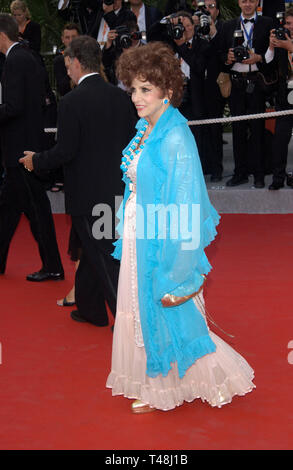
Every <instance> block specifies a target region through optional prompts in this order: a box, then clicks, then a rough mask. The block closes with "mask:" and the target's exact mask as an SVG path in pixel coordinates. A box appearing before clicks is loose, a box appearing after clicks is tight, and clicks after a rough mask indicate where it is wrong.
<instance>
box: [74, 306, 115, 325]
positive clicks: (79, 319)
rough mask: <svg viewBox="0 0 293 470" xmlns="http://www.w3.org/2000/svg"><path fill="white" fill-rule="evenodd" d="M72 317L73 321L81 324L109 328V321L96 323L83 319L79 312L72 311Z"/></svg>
mask: <svg viewBox="0 0 293 470" xmlns="http://www.w3.org/2000/svg"><path fill="white" fill-rule="evenodd" d="M70 316H71V318H72V320H75V321H78V322H80V323H90V324H91V325H95V326H107V325H108V324H109V322H108V319H107V320H105V321H104V322H100V323H94V322H92V321H90V320H87V319H86V318H85V317H83V316H82V315H81V314H80V313H79V311H78V310H72V312H71V314H70Z"/></svg>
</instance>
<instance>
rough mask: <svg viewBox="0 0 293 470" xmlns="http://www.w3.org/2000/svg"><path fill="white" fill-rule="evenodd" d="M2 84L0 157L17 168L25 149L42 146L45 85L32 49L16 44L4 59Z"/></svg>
mask: <svg viewBox="0 0 293 470" xmlns="http://www.w3.org/2000/svg"><path fill="white" fill-rule="evenodd" d="M1 83H2V103H3V104H1V105H0V127H1V145H2V156H3V160H4V164H5V166H6V167H16V166H18V165H19V163H18V160H19V158H20V157H22V156H23V151H24V150H29V149H30V148H33V149H35V150H36V151H40V150H42V149H43V147H42V146H43V143H44V141H43V139H44V122H43V118H44V104H45V84H44V74H43V70H42V67H41V65H40V63H39V62H38V61H37V59H36V58H35V57H34V56H33V54H32V52H30V51H29V50H28V49H26V48H24V47H22V46H21V45H15V46H14V47H13V48H12V49H11V50H10V52H9V54H8V57H7V58H6V60H5V63H4V67H3V73H2V79H1Z"/></svg>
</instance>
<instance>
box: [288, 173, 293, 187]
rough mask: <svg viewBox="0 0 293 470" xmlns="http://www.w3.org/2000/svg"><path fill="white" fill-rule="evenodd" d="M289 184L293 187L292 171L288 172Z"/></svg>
mask: <svg viewBox="0 0 293 470" xmlns="http://www.w3.org/2000/svg"><path fill="white" fill-rule="evenodd" d="M287 186H290V187H291V188H293V174H292V173H288V174H287Z"/></svg>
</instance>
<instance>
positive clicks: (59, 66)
mask: <svg viewBox="0 0 293 470" xmlns="http://www.w3.org/2000/svg"><path fill="white" fill-rule="evenodd" d="M79 35H80V31H79V28H78V25H77V24H75V23H66V24H65V25H64V27H63V29H62V34H61V41H62V43H63V46H64V47H65V48H66V47H68V46H69V44H70V43H71V41H72V39H74V38H76V37H77V36H79ZM53 68H54V75H55V80H56V88H57V91H58V93H59V95H60V96H64V95H66V93H68V92H69V91H71V89H72V83H71V80H70V78H69V76H68V73H67V69H66V67H65V62H64V57H63V51H62V52H61V53H60V54H58V55H57V56H56V57H55V58H54V61H53Z"/></svg>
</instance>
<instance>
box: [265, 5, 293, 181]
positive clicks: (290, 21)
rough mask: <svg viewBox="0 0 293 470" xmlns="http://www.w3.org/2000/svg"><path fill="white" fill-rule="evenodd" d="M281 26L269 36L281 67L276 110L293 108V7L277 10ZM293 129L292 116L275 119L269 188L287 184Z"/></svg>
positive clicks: (271, 46)
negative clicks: (287, 167)
mask: <svg viewBox="0 0 293 470" xmlns="http://www.w3.org/2000/svg"><path fill="white" fill-rule="evenodd" d="M276 16H277V18H278V20H279V23H280V24H279V27H278V28H276V29H273V30H272V31H271V35H270V46H269V49H270V51H271V53H272V55H273V56H274V59H273V63H274V64H275V66H276V67H277V70H278V76H279V80H278V88H277V93H276V111H284V110H287V109H293V96H292V95H293V91H292V90H293V58H292V57H293V42H292V41H293V8H288V10H287V11H286V12H279V13H277V15H276ZM292 129H293V115H292V114H291V115H287V116H280V117H277V118H276V127H275V133H274V138H273V152H272V165H273V179H272V183H271V185H270V186H269V189H270V190H278V189H280V188H283V187H284V182H285V179H286V166H287V156H288V145H289V142H290V139H291V135H292ZM287 184H288V186H291V187H292V186H293V181H292V177H291V178H290V177H288V176H287Z"/></svg>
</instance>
